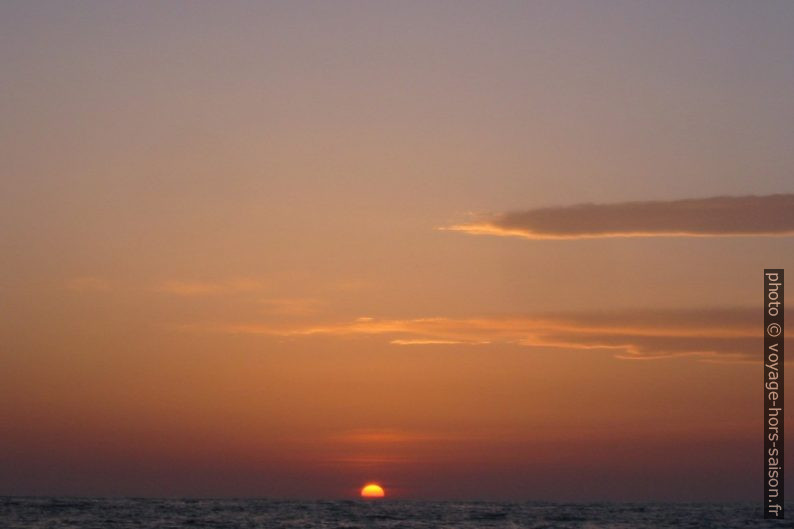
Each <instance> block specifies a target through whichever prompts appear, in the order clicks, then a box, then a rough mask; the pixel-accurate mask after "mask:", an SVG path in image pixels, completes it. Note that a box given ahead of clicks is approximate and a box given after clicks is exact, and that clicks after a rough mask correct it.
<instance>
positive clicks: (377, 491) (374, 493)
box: [361, 483, 386, 498]
mask: <svg viewBox="0 0 794 529" xmlns="http://www.w3.org/2000/svg"><path fill="white" fill-rule="evenodd" d="M385 495H386V492H385V491H384V490H383V487H381V486H380V485H377V484H375V483H370V484H368V485H364V487H362V489H361V497H362V498H383V497H384V496H385Z"/></svg>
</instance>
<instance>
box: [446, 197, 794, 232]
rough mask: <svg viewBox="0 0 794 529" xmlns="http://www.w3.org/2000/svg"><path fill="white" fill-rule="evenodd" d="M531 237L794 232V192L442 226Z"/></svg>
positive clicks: (577, 209) (555, 211) (552, 211)
mask: <svg viewBox="0 0 794 529" xmlns="http://www.w3.org/2000/svg"><path fill="white" fill-rule="evenodd" d="M442 229H444V230H451V231H461V232H464V233H470V234H475V235H498V236H506V237H510V236H512V237H523V238H526V239H593V238H606V237H720V236H780V235H794V194H790V193H789V194H778V195H767V196H744V197H711V198H694V199H684V200H670V201H647V202H621V203H617V204H579V205H574V206H561V207H549V208H540V209H531V210H528V211H516V212H509V213H502V214H496V215H492V216H490V217H487V218H483V219H480V220H477V221H474V222H470V223H467V224H457V225H453V226H448V227H445V228H442Z"/></svg>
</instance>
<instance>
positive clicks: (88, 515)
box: [0, 497, 794, 529]
mask: <svg viewBox="0 0 794 529" xmlns="http://www.w3.org/2000/svg"><path fill="white" fill-rule="evenodd" d="M792 516H794V511H792ZM0 527H2V528H3V529H21V528H25V529H28V528H30V529H33V528H35V529H45V528H46V529H66V528H70V529H114V528H119V529H120V528H133V527H134V528H151V529H183V528H218V529H221V528H223V529H237V528H239V529H243V528H246V529H254V528H271V527H273V528H305V529H313V528H339V529H343V528H346V529H354V528H362V529H363V528H390V529H396V528H404V529H415V528H460V529H473V528H480V527H483V528H485V527H492V528H517V527H524V528H533V529H540V528H561V529H566V528H582V529H585V528H586V529H597V528H605V529H606V528H609V529H616V528H621V529H624V528H625V529H644V528H658V527H691V528H699V529H700V528H702V529H705V528H716V529H731V528H739V527H741V528H755V527H794V521H771V520H770V521H764V520H763V519H762V513H761V509H760V506H759V505H757V504H742V503H675V504H670V503H667V504H665V503H546V502H515V503H513V502H509V503H508V502H505V503H502V502H454V501H444V502H437V501H397V500H394V501H393V500H378V501H369V502H365V501H313V502H306V501H273V500H258V499H240V500H206V499H201V500H199V499H181V500H175V499H136V498H125V499H101V498H95V499H91V498H14V497H6V498H0Z"/></svg>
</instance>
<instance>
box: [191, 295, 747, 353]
mask: <svg viewBox="0 0 794 529" xmlns="http://www.w3.org/2000/svg"><path fill="white" fill-rule="evenodd" d="M760 325H761V321H760V314H759V312H758V310H756V309H754V308H747V309H745V308H735V309H701V310H634V311H626V310H624V311H601V312H591V313H586V312H580V313H567V314H549V315H540V316H514V317H490V318H443V317H437V318H416V319H405V320H398V319H389V320H379V319H372V318H365V319H357V320H353V321H349V322H341V323H328V324H323V325H309V326H271V325H262V324H255V323H254V324H210V325H187V326H183V329H186V330H203V331H213V332H222V333H232V334H263V335H271V336H292V337H296V336H312V335H326V336H335V337H346V336H362V335H363V336H384V337H385V338H387V339H388V340H389V342H390V343H391V344H395V345H401V346H433V345H445V344H448V345H457V344H466V345H482V344H491V343H493V344H499V343H502V344H508V343H509V344H517V345H523V346H528V347H547V348H566V349H603V350H612V351H613V352H614V353H615V355H616V356H617V357H619V358H627V359H648V358H664V357H671V356H685V355H695V356H701V357H711V358H718V359H737V360H738V359H748V358H753V357H756V356H757V355H758V354H760V351H761V346H762V345H761V333H760V331H759V329H760Z"/></svg>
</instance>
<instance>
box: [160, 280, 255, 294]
mask: <svg viewBox="0 0 794 529" xmlns="http://www.w3.org/2000/svg"><path fill="white" fill-rule="evenodd" d="M263 288H265V285H264V284H263V283H262V282H261V281H257V280H254V279H234V280H229V281H218V282H210V281H166V282H164V283H162V284H160V285H159V286H157V287H156V288H155V290H157V291H158V292H165V293H168V294H173V295H176V296H204V295H211V294H229V293H240V292H257V291H260V290H262V289H263Z"/></svg>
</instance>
